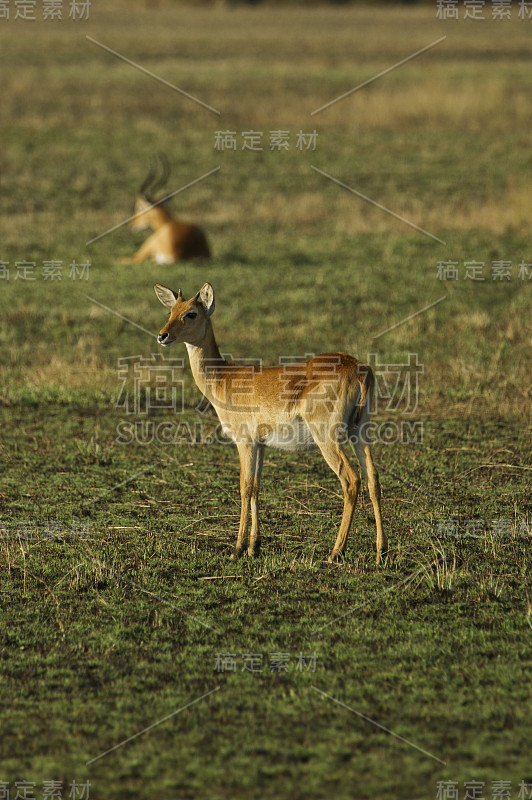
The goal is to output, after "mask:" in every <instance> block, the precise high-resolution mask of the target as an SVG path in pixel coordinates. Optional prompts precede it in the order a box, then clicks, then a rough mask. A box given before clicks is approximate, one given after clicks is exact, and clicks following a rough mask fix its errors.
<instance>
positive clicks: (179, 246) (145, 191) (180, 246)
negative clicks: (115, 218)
mask: <svg viewBox="0 0 532 800" xmlns="http://www.w3.org/2000/svg"><path fill="white" fill-rule="evenodd" d="M160 160H161V164H162V172H161V175H160V176H159V178H157V180H155V179H156V169H155V166H154V164H153V162H152V163H150V169H149V171H148V174H147V175H146V178H145V179H144V182H143V183H142V186H141V187H140V189H139V192H138V195H137V199H136V201H135V208H134V214H133V217H132V219H131V223H130V225H131V227H132V228H133V230H135V231H142V230H145V229H146V228H151V229H152V231H153V233H152V234H151V236H148V238H147V239H146V241H145V242H144V244H143V245H142V247H141V248H140V249H139V250H138V251H137V252H136V253H135V255H134V256H132V257H127V256H125V257H124V258H121V259H120V261H121V263H122V264H139V263H140V262H141V261H145V260H146V259H152V260H154V261H156V262H157V263H158V264H173V263H174V262H175V261H181V260H185V259H187V258H209V256H210V254H211V253H210V250H209V245H208V243H207V239H206V237H205V234H204V233H203V231H202V230H201V228H198V226H197V225H190V224H189V223H186V222H179V220H177V219H175V218H174V217H172V216H171V215H170V213H169V212H168V211H167V210H166V208H165V206H164V204H163V200H162V199H161V200H154V199H153V198H154V196H155V193H156V192H157V191H158V190H159V189H161V188H162V187H163V186H164V185H165V183H166V181H167V180H168V175H169V167H168V162H167V160H166V159H165V158H163V157H162V156H160Z"/></svg>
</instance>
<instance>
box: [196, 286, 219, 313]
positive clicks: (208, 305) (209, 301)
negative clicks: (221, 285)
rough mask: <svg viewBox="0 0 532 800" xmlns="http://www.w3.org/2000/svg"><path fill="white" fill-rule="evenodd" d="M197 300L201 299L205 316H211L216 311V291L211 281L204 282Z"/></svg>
mask: <svg viewBox="0 0 532 800" xmlns="http://www.w3.org/2000/svg"><path fill="white" fill-rule="evenodd" d="M194 299H195V300H199V301H200V303H201V305H202V306H203V310H204V311H205V316H206V317H210V316H211V314H212V313H213V311H214V291H213V288H212V286H211V284H210V283H204V284H203V286H202V287H201V289H200V290H199V292H198V293H197V295H196V297H195V298H194Z"/></svg>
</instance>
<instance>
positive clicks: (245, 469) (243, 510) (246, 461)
mask: <svg viewBox="0 0 532 800" xmlns="http://www.w3.org/2000/svg"><path fill="white" fill-rule="evenodd" d="M237 448H238V455H239V457H240V503H241V505H240V527H239V529H238V538H237V540H236V545H235V549H234V550H233V555H232V558H238V557H239V556H241V555H242V553H243V551H244V549H245V547H246V543H247V531H248V522H249V507H250V502H251V492H252V486H253V450H254V448H253V445H252V444H251V443H250V444H248V443H247V442H240V443H238V444H237Z"/></svg>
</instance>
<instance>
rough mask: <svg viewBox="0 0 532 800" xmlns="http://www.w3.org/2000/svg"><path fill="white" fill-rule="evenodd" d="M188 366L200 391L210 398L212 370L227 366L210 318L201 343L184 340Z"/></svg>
mask: <svg viewBox="0 0 532 800" xmlns="http://www.w3.org/2000/svg"><path fill="white" fill-rule="evenodd" d="M185 344H186V348H187V351H188V357H189V360H190V368H191V370H192V375H193V376H194V380H195V381H196V385H197V387H198V389H199V390H200V392H202V394H204V395H205V397H206V398H207V399H208V400H212V388H210V387H212V379H213V370H216V369H218V368H222V367H224V366H227V361H226V360H225V359H224V358H222V356H221V355H220V351H219V350H218V345H217V344H216V339H215V338H214V331H213V329H212V325H211V322H210V320H208V323H207V334H206V336H205V337H204V339H203V341H202V342H201V344H198V345H195V344H190V343H189V342H186V343H185Z"/></svg>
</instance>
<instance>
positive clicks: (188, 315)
mask: <svg viewBox="0 0 532 800" xmlns="http://www.w3.org/2000/svg"><path fill="white" fill-rule="evenodd" d="M197 316H198V315H197V314H196V312H195V311H187V313H186V314H185V319H187V318H188V319H196V317H197Z"/></svg>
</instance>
